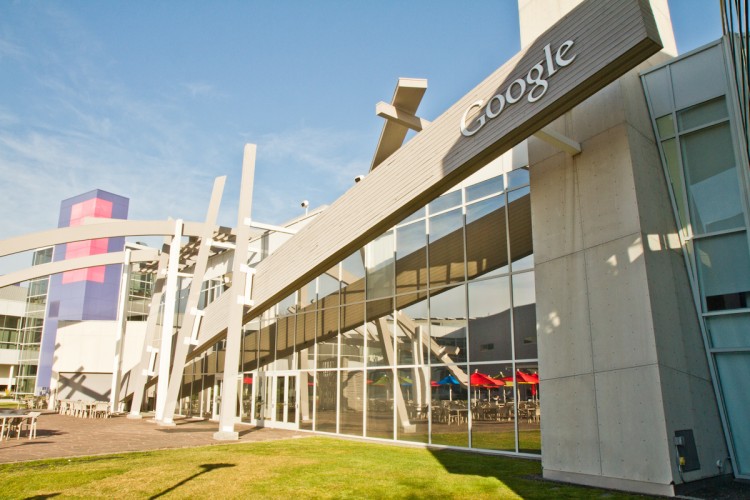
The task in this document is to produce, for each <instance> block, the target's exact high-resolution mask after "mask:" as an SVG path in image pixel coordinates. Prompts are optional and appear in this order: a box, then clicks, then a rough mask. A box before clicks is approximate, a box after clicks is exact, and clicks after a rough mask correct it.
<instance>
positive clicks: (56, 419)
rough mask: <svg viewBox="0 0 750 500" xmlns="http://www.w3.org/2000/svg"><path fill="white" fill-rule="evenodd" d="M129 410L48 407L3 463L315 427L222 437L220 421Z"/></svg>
mask: <svg viewBox="0 0 750 500" xmlns="http://www.w3.org/2000/svg"><path fill="white" fill-rule="evenodd" d="M149 418H150V416H148V415H146V416H144V418H143V419H142V420H131V419H128V418H126V417H125V416H124V415H122V416H115V417H112V418H108V419H90V418H76V417H71V416H68V415H58V414H57V413H43V414H42V415H41V416H40V417H39V420H38V423H37V438H36V439H33V440H29V439H28V437H26V434H25V433H24V434H23V435H22V436H21V439H16V438H15V436H14V437H12V438H11V439H10V440H4V441H2V442H0V463H8V462H24V461H28V460H42V459H47V458H64V457H77V456H87V455H102V454H108V453H121V452H129V451H149V450H161V449H167V448H189V447H194V446H206V445H217V444H232V443H248V442H256V441H271V440H276V439H290V438H296V437H307V436H311V435H312V434H310V433H304V432H295V431H287V430H281V429H268V428H256V427H251V426H249V425H244V424H238V425H236V427H235V429H236V430H237V431H238V432H239V433H240V439H239V441H216V440H214V439H213V434H214V432H216V431H217V430H218V427H219V424H218V423H217V422H207V421H203V420H187V419H175V423H176V424H177V425H176V426H174V427H160V426H158V425H157V424H155V423H153V422H149Z"/></svg>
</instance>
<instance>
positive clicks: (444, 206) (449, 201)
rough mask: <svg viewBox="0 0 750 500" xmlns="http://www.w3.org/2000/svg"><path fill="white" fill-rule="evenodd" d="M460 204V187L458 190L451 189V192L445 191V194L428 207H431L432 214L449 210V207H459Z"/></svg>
mask: <svg viewBox="0 0 750 500" xmlns="http://www.w3.org/2000/svg"><path fill="white" fill-rule="evenodd" d="M460 204H461V190H460V189H458V190H456V191H451V192H450V193H445V194H444V195H443V196H441V197H440V198H438V199H436V200H435V201H433V202H432V203H430V204H429V205H427V207H428V208H429V211H430V214H436V213H438V212H442V211H444V210H448V209H449V208H453V207H457V206H458V205H460Z"/></svg>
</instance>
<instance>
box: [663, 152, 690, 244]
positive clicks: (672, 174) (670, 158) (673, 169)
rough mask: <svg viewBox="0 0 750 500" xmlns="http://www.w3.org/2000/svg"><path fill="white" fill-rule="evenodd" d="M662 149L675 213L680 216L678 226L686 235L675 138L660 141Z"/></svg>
mask: <svg viewBox="0 0 750 500" xmlns="http://www.w3.org/2000/svg"><path fill="white" fill-rule="evenodd" d="M661 146H662V150H663V151H664V160H665V161H666V163H667V172H669V181H670V183H671V184H672V192H673V193H674V197H675V201H676V203H677V215H678V216H679V218H680V228H681V229H682V231H683V234H685V235H687V234H688V233H687V227H688V218H687V217H688V216H687V210H686V208H685V183H684V182H683V181H682V173H681V172H682V168H681V167H680V160H679V153H678V151H677V140H676V139H669V140H666V141H664V142H662V143H661Z"/></svg>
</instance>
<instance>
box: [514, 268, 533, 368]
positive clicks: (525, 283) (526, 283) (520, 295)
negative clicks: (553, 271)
mask: <svg viewBox="0 0 750 500" xmlns="http://www.w3.org/2000/svg"><path fill="white" fill-rule="evenodd" d="M513 327H514V332H513V338H514V339H515V350H516V359H533V358H536V357H537V343H536V292H535V289H534V273H533V272H529V273H522V274H515V275H513Z"/></svg>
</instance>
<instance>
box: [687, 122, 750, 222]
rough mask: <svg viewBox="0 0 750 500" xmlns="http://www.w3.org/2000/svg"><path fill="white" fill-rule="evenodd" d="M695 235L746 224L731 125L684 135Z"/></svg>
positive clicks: (722, 125)
mask: <svg viewBox="0 0 750 500" xmlns="http://www.w3.org/2000/svg"><path fill="white" fill-rule="evenodd" d="M681 144H682V155H683V156H682V158H683V163H684V165H685V173H686V177H687V182H688V187H689V200H690V205H691V215H692V223H693V231H695V233H696V234H700V233H707V232H713V231H721V230H724V229H734V228H738V227H743V226H744V225H745V220H744V217H743V215H742V205H741V202H740V190H739V180H738V178H737V172H736V166H735V158H734V150H733V145H732V135H731V131H730V129H729V125H728V124H721V125H717V126H714V127H709V128H706V129H703V130H700V131H697V132H693V133H690V134H687V135H685V136H683V137H682V138H681Z"/></svg>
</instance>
